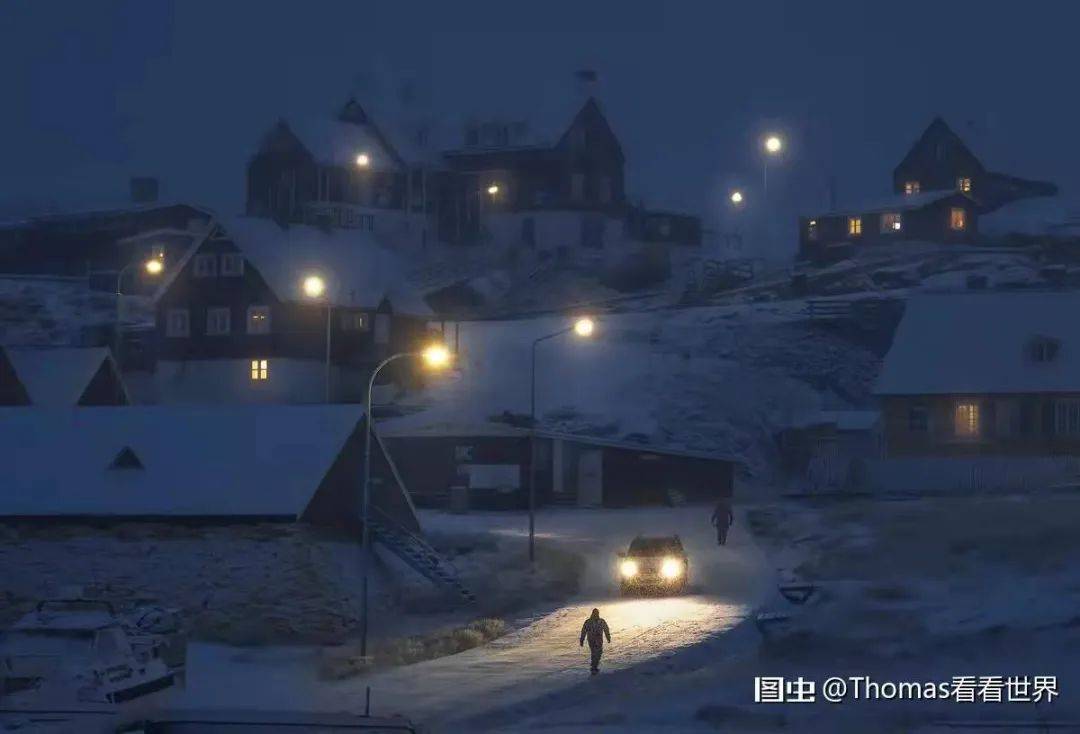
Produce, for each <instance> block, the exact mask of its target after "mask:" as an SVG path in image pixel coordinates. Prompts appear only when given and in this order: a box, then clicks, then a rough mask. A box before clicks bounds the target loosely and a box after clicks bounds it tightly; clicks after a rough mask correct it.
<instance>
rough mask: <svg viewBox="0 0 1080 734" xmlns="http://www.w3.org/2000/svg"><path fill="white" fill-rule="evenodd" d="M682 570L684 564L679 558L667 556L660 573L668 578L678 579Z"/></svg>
mask: <svg viewBox="0 0 1080 734" xmlns="http://www.w3.org/2000/svg"><path fill="white" fill-rule="evenodd" d="M682 572H683V564H682V561H680V560H679V559H678V558H665V559H664V562H663V564H661V566H660V575H661V576H663V577H664V578H666V579H677V578H679V577H680V576H682Z"/></svg>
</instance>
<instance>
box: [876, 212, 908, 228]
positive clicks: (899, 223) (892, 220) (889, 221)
mask: <svg viewBox="0 0 1080 734" xmlns="http://www.w3.org/2000/svg"><path fill="white" fill-rule="evenodd" d="M902 227H903V220H902V219H901V218H900V215H899V214H897V213H895V212H890V213H889V214H882V215H881V231H882V232H899V231H900V230H901V228H902Z"/></svg>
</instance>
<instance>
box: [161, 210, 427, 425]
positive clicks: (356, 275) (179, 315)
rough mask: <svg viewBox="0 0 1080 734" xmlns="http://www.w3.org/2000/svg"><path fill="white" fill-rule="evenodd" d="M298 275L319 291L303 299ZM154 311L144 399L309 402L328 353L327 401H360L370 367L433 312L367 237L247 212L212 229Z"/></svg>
mask: <svg viewBox="0 0 1080 734" xmlns="http://www.w3.org/2000/svg"><path fill="white" fill-rule="evenodd" d="M309 277H317V278H319V279H320V280H321V282H322V284H323V286H324V292H323V293H322V294H318V295H316V296H309V295H308V294H307V293H305V291H304V289H303V284H304V281H305V279H307V278H309ZM156 309H157V313H156V320H157V331H158V334H159V341H160V343H159V347H158V356H159V361H158V364H157V370H156V372H155V374H154V375H153V376H152V382H153V385H152V389H150V388H147V389H146V394H145V395H144V396H143V399H144V400H146V401H149V402H196V403H198V402H213V401H226V402H294V403H295V402H320V401H322V400H324V399H325V397H326V396H325V385H326V377H327V372H326V370H327V367H326V360H327V349H328V348H329V352H330V354H329V357H330V363H331V367H330V384H331V393H330V397H331V399H332V400H335V401H354V400H360V399H362V396H363V393H364V390H365V389H366V376H367V374H368V372H369V370H370V369H371V368H372V367H373V366H374V365H375V363H376V362H377V361H378V360H380V359H382V358H383V357H385V356H387V355H389V354H392V353H394V352H398V351H403V350H408V349H410V348H413V347H415V346H416V345H418V344H419V343H420V341H421V340H422V337H423V336H424V335H425V333H426V327H427V321H428V318H429V317H430V316H431V315H432V312H431V309H430V308H429V307H428V306H427V304H426V303H425V301H424V299H423V298H422V297H421V295H420V293H419V292H417V291H415V290H413V289H412V288H410V287H409V285H408V267H407V262H406V260H405V259H404V258H403V256H402V255H401V254H399V253H397V252H395V251H393V250H391V249H390V248H388V247H386V246H384V245H383V244H382V243H381V242H380V241H379V240H378V239H377V238H376V237H375V236H374V235H373V234H372V233H370V232H366V231H358V230H345V229H335V228H330V229H324V228H320V227H314V226H310V225H304V224H293V225H287V226H283V225H279V224H277V223H275V222H274V221H272V220H270V219H260V218H255V217H236V218H233V219H228V220H223V221H222V222H220V223H218V224H217V225H216V226H215V228H214V229H213V231H212V232H211V233H210V234H209V235H208V236H207V237H206V238H205V240H203V241H202V242H201V243H199V244H198V245H197V246H196V247H193V248H192V249H191V251H189V252H188V253H187V255H186V256H185V257H184V259H183V260H182V261H181V262H179V263H177V266H176V268H175V269H174V270H173V272H172V273H171V275H170V277H169V278H167V279H166V280H165V281H164V282H163V283H162V284H161V288H160V290H159V293H158V297H157V304H156ZM328 330H329V345H328V344H327V332H328Z"/></svg>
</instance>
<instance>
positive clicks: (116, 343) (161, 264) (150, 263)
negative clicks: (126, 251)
mask: <svg viewBox="0 0 1080 734" xmlns="http://www.w3.org/2000/svg"><path fill="white" fill-rule="evenodd" d="M139 264H140V261H137V260H132V261H131V262H129V263H128V264H127V265H125V266H124V267H122V268H120V271H119V272H118V273H117V274H116V333H115V334H114V335H113V349H114V351H115V355H116V360H117V362H118V363H119V361H120V303H121V300H122V298H123V295H124V294H123V293H122V292H121V290H120V286H121V285H122V284H123V281H124V273H126V272H127V271H128V270H131V268H133V267H135V266H136V265H139ZM141 265H142V267H143V270H144V271H145V272H146V274H147V275H152V276H154V277H157V276H158V275H161V274H162V273H163V272H165V256H164V255H159V256H157V257H149V258H147V259H146V260H143V261H141Z"/></svg>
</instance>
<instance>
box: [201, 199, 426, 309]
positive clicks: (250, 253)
mask: <svg viewBox="0 0 1080 734" xmlns="http://www.w3.org/2000/svg"><path fill="white" fill-rule="evenodd" d="M222 224H223V226H224V228H225V231H226V233H227V234H228V235H229V236H230V237H231V238H232V240H233V242H234V243H235V244H236V246H237V247H239V248H240V250H241V252H243V253H244V257H245V258H246V259H247V260H248V261H249V262H250V263H251V264H252V265H254V266H255V269H256V270H258V271H259V273H261V274H262V276H263V278H265V279H266V282H267V283H268V284H269V285H270V287H271V288H272V289H273V290H274V293H275V294H276V295H277V297H278V298H280V299H281V300H283V301H303V300H305V297H304V294H303V293H302V291H301V286H302V283H303V280H304V278H305V276H307V275H311V274H318V275H320V276H322V277H323V278H324V279H325V280H326V282H327V294H328V296H327V297H328V298H329V299H330V301H331V302H332V303H333V304H334V305H335V306H342V307H348V306H352V307H358V308H368V309H373V308H376V307H377V306H378V305H379V303H381V302H382V300H383V298H387V299H389V301H390V304H391V305H392V307H393V309H394V311H395V312H398V313H406V314H412V315H415V316H430V315H432V314H433V311H432V310H431V307H429V306H428V305H427V303H425V302H424V299H423V294H422V293H420V292H419V291H418V290H417V289H416V288H414V287H413V286H412V285H411V284H410V283H409V264H408V262H407V261H406V260H405V258H404V257H403V256H402V255H401V254H400V253H398V252H395V251H394V250H392V249H390V248H389V247H386V246H385V245H383V244H382V243H381V242H379V240H378V239H377V238H376V237H375V235H374V234H373V233H371V232H365V231H361V230H357V229H337V228H331V229H322V228H320V227H313V226H310V225H306V224H293V225H289V226H288V227H282V226H280V225H278V224H277V223H276V222H274V221H273V220H270V219H259V218H256V217H235V218H232V219H226V220H224V221H223V222H222Z"/></svg>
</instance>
